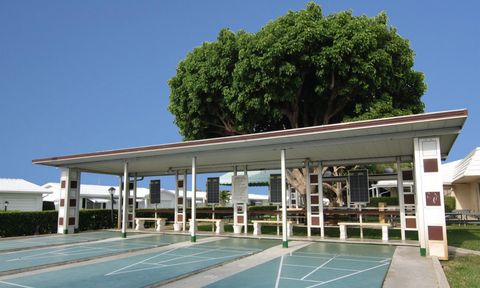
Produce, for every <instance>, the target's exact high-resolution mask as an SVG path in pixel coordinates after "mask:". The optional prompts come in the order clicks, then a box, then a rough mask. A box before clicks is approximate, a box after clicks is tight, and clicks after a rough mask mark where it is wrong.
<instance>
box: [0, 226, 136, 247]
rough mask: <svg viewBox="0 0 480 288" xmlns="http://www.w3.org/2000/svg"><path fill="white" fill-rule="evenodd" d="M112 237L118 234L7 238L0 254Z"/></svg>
mask: <svg viewBox="0 0 480 288" xmlns="http://www.w3.org/2000/svg"><path fill="white" fill-rule="evenodd" d="M129 234H130V233H129ZM114 237H120V232H115V231H99V232H83V233H76V234H55V235H50V236H33V237H22V238H16V239H8V238H7V239H2V240H0V252H2V251H9V250H21V249H31V248H37V247H47V246H53V245H65V244H73V243H81V242H88V241H97V240H103V239H108V238H114Z"/></svg>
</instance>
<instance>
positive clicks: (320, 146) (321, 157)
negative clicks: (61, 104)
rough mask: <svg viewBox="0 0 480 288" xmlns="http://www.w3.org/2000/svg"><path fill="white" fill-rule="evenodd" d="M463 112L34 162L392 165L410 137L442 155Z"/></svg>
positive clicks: (228, 167)
mask: <svg viewBox="0 0 480 288" xmlns="http://www.w3.org/2000/svg"><path fill="white" fill-rule="evenodd" d="M467 115H468V112H467V110H466V109H464V110H453V111H445V112H436V113H424V114H417V115H409V116H400V117H391V118H384V119H376V120H367V121H358V122H350V123H339V124H331V125H322V126H314V127H306V128H298V129H289V130H281V131H273V132H266V133H256V134H247V135H239V136H231V137H223V138H213V139H204V140H196V141H186V142H180V143H173V144H163V145H155V146H145V147H134V148H128V149H119V150H109V151H101V152H91V153H83V154H75V155H67V156H57V157H50V158H43V159H36V160H33V161H32V162H33V163H34V164H42V165H48V166H54V167H67V168H76V169H79V170H80V171H84V172H91V173H106V174H114V175H122V174H123V170H124V163H125V161H127V162H128V170H129V172H132V173H137V175H138V176H154V175H155V176H161V175H173V174H175V171H176V170H190V168H191V163H192V157H193V156H196V157H197V173H207V172H230V171H233V166H235V165H236V166H239V167H241V166H244V165H248V169H249V170H261V169H279V168H280V150H282V149H286V165H287V168H297V167H302V166H303V165H304V162H305V159H309V160H310V161H323V163H324V165H337V164H356V163H374V161H373V160H374V159H375V161H377V162H380V161H381V162H384V163H386V162H395V159H396V158H395V157H401V159H402V161H411V160H412V159H413V154H414V147H413V139H414V138H417V137H439V138H440V143H441V147H440V150H441V153H442V158H445V157H447V155H448V153H449V152H450V149H451V148H452V145H453V143H454V142H455V139H456V138H457V136H458V134H459V133H460V131H461V129H462V127H463V125H464V123H465V120H466V119H467Z"/></svg>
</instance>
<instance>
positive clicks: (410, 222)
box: [405, 218, 417, 229]
mask: <svg viewBox="0 0 480 288" xmlns="http://www.w3.org/2000/svg"><path fill="white" fill-rule="evenodd" d="M405 227H406V228H410V229H415V228H417V219H413V218H407V219H405Z"/></svg>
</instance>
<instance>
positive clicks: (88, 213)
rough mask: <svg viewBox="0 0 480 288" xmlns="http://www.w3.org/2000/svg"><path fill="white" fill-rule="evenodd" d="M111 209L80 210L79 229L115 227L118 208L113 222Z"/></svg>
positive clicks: (114, 212) (114, 213)
mask: <svg viewBox="0 0 480 288" xmlns="http://www.w3.org/2000/svg"><path fill="white" fill-rule="evenodd" d="M111 213H112V212H111V210H110V209H85V210H80V213H79V222H78V230H79V231H86V230H97V229H108V228H113V227H114V226H115V223H117V210H114V211H113V223H112V220H111V217H112V215H111Z"/></svg>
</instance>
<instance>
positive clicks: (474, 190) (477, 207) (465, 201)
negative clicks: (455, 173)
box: [453, 183, 480, 212]
mask: <svg viewBox="0 0 480 288" xmlns="http://www.w3.org/2000/svg"><path fill="white" fill-rule="evenodd" d="M479 185H480V184H479V183H469V184H454V185H453V191H454V194H455V199H456V205H455V206H456V209H470V210H471V211H472V212H480V191H479Z"/></svg>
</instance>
